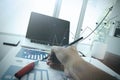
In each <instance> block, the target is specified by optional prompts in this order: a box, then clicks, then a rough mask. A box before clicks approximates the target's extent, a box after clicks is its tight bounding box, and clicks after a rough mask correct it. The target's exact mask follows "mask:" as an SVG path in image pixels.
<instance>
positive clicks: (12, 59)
mask: <svg viewBox="0 0 120 80" xmlns="http://www.w3.org/2000/svg"><path fill="white" fill-rule="evenodd" d="M20 49H21V47H15V48H13V49H12V50H10V52H9V53H8V54H7V55H6V56H5V57H4V58H3V59H2V60H1V62H0V79H1V78H2V77H3V75H4V74H5V73H6V71H7V70H8V69H9V68H10V67H11V66H13V67H14V66H15V67H21V68H22V67H23V66H25V65H27V64H29V63H30V62H33V61H35V60H30V59H24V58H19V57H16V54H17V53H18V52H19V50H20ZM11 54H12V55H11ZM13 70H14V69H13ZM34 70H36V71H33V72H30V73H29V74H27V75H26V76H28V77H26V79H24V78H23V79H22V80H27V78H28V80H32V79H33V80H34V79H35V80H38V78H41V77H40V75H41V71H42V75H43V76H42V78H43V79H44V80H65V75H64V73H63V72H62V71H57V70H54V69H52V68H50V67H49V66H48V65H47V64H46V62H43V61H40V62H39V64H38V65H36V66H35V69H34ZM44 74H48V75H47V76H46V77H45V75H44ZM11 77H12V75H7V76H6V78H11ZM8 80H10V79H8Z"/></svg>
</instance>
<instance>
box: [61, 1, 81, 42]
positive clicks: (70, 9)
mask: <svg viewBox="0 0 120 80" xmlns="http://www.w3.org/2000/svg"><path fill="white" fill-rule="evenodd" d="M82 1H83V0H62V5H61V9H60V13H59V18H61V19H65V20H68V21H70V38H69V41H70V42H72V41H74V37H75V33H76V29H77V24H78V20H79V15H80V11H81V6H82Z"/></svg>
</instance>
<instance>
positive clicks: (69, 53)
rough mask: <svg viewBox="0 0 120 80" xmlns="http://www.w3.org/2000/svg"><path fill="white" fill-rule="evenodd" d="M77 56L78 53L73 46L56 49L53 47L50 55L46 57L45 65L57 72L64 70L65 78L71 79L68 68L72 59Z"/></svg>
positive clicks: (56, 47)
mask: <svg viewBox="0 0 120 80" xmlns="http://www.w3.org/2000/svg"><path fill="white" fill-rule="evenodd" d="M75 56H78V52H77V50H76V48H75V47H74V46H70V47H66V48H65V47H58V46H53V47H52V49H51V54H50V55H49V57H48V61H47V64H48V65H49V66H50V67H52V68H54V69H57V70H64V72H65V74H66V76H67V77H69V78H70V77H72V73H71V71H69V69H68V66H70V67H72V64H71V62H73V61H74V60H73V59H74V57H75Z"/></svg>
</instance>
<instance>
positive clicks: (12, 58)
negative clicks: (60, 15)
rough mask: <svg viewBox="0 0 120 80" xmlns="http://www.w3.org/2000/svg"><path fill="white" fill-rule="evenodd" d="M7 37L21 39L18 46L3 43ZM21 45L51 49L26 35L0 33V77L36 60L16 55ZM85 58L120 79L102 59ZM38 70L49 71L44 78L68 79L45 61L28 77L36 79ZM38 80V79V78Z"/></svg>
mask: <svg viewBox="0 0 120 80" xmlns="http://www.w3.org/2000/svg"><path fill="white" fill-rule="evenodd" d="M6 39H7V40H9V39H19V40H20V44H19V45H18V46H16V47H14V46H8V45H3V41H4V40H6ZM21 46H26V47H30V48H36V49H40V50H41V49H42V50H43V49H45V50H48V51H50V50H51V47H50V46H45V45H41V44H35V43H31V42H30V41H29V40H28V39H25V37H23V36H10V35H4V34H0V51H1V52H0V56H1V57H0V58H1V60H0V79H1V78H2V76H3V75H4V74H5V73H6V71H9V69H13V68H14V67H17V68H18V69H19V68H22V67H23V66H25V65H27V64H28V63H30V62H33V61H35V60H30V59H24V58H19V57H16V54H17V53H18V52H19V50H20V49H21ZM11 54H12V55H11ZM84 59H85V60H86V61H88V62H89V63H91V64H93V65H94V66H96V67H98V68H100V69H102V70H103V71H106V72H107V73H109V74H110V75H112V76H115V77H117V78H118V79H120V75H118V74H117V73H115V72H114V71H112V70H111V69H110V68H108V67H107V66H105V65H104V64H102V63H101V62H100V61H98V60H96V59H92V58H87V57H86V58H84ZM36 70H38V71H47V73H48V74H49V79H48V78H45V79H44V80H66V77H65V75H64V73H63V72H61V71H56V70H53V69H51V68H50V67H49V66H47V65H46V63H45V62H39V64H38V65H37V66H36V67H35V71H34V72H32V73H30V74H28V75H27V78H30V80H32V79H33V80H35V79H36V78H33V77H34V75H36V74H37V73H40V72H38V71H36ZM34 73H35V74H34ZM31 76H32V77H31ZM7 78H10V76H9V75H8V76H7ZM38 78H40V77H38ZM23 80H26V79H23ZM28 80H29V79H28ZM36 80H38V79H36Z"/></svg>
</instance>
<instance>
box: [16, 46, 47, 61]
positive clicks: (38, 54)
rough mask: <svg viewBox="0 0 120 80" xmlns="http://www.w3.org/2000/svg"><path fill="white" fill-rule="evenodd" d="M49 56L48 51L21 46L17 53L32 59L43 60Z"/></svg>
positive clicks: (18, 55) (19, 55)
mask: <svg viewBox="0 0 120 80" xmlns="http://www.w3.org/2000/svg"><path fill="white" fill-rule="evenodd" d="M46 56H48V53H46V52H43V51H39V50H35V49H28V48H21V49H20V51H19V52H18V53H17V55H16V57H20V58H25V59H31V60H42V59H43V58H45V57H46Z"/></svg>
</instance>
